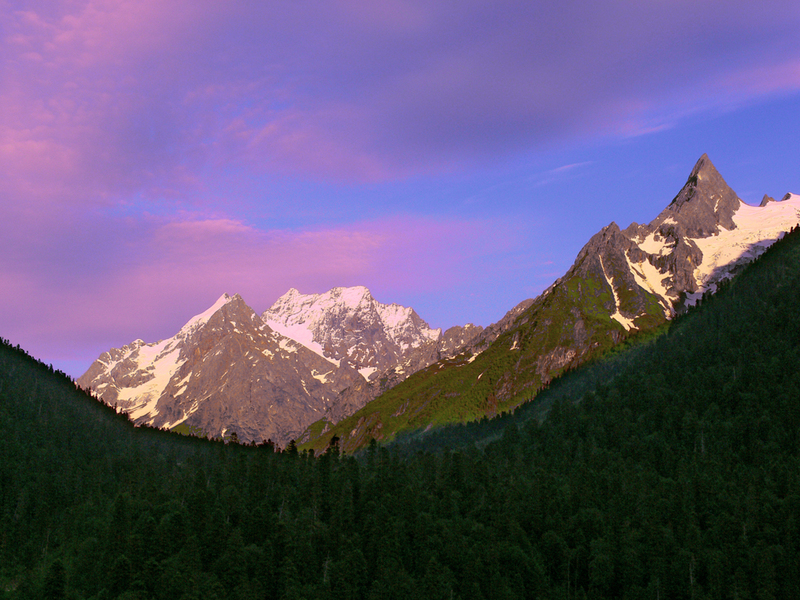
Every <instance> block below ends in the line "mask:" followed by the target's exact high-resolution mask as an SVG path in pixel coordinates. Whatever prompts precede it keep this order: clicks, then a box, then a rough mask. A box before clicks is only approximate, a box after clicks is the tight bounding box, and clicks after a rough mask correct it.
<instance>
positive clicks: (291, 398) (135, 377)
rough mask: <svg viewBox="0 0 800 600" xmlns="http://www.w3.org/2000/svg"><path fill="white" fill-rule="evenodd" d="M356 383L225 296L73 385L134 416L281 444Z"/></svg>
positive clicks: (101, 362)
mask: <svg viewBox="0 0 800 600" xmlns="http://www.w3.org/2000/svg"><path fill="white" fill-rule="evenodd" d="M359 381H363V379H362V378H361V376H360V375H359V374H358V372H357V371H355V370H354V369H353V368H351V367H349V366H347V365H339V366H337V365H335V364H333V363H331V362H330V361H327V360H325V359H324V358H322V357H321V356H319V355H318V354H316V353H314V352H312V351H311V350H309V349H308V348H306V347H305V346H303V345H302V344H299V343H297V342H296V341H294V340H291V339H289V338H286V337H285V336H282V335H280V334H278V333H276V332H274V331H273V330H272V329H270V328H269V327H268V326H266V325H265V324H264V322H263V321H262V320H261V318H260V317H259V316H258V315H257V314H256V313H255V312H254V311H253V310H252V309H251V308H250V307H249V306H247V304H245V302H244V300H242V298H241V297H240V296H238V295H236V296H233V297H229V296H227V295H225V296H223V297H222V298H220V300H219V301H218V302H217V303H216V304H215V305H214V306H212V307H211V309H209V311H206V313H203V314H202V315H198V316H197V317H195V318H193V319H192V320H190V321H189V323H187V324H186V325H185V326H184V327H183V328H182V329H181V330H180V332H178V334H176V335H175V336H174V337H172V338H170V339H168V340H163V341H160V342H157V343H154V344H145V343H144V342H142V341H141V340H137V341H136V342H133V343H132V344H129V345H128V346H125V347H123V348H119V349H112V350H109V351H108V352H106V353H104V354H102V355H101V356H100V357H99V358H98V359H97V360H96V361H95V362H94V364H92V366H91V367H90V368H89V370H88V371H87V372H86V373H85V374H84V375H83V376H82V377H81V378H80V379H79V380H78V382H77V383H78V385H80V386H82V387H85V388H89V389H91V390H93V391H94V392H95V393H96V394H97V395H99V396H100V397H101V398H102V400H103V401H104V402H105V403H106V404H109V405H111V406H116V407H117V409H118V410H119V411H122V412H126V413H128V415H129V416H130V417H131V418H132V419H133V421H134V422H136V423H140V424H148V425H151V426H154V427H162V428H165V429H172V428H174V427H176V426H178V425H181V424H185V425H186V426H188V427H191V428H195V429H199V430H202V431H203V433H204V434H206V435H208V436H211V437H227V436H230V435H232V434H233V433H234V432H235V433H236V435H237V437H238V439H239V440H240V441H243V442H250V441H255V442H261V441H263V440H267V439H271V440H272V441H274V442H277V443H278V444H281V445H283V444H285V443H286V442H288V441H289V440H290V439H293V438H295V437H297V436H298V435H299V434H300V432H302V431H303V430H304V429H305V427H306V426H307V425H308V424H309V423H312V422H313V421H316V420H317V419H319V418H320V417H321V416H322V415H324V414H325V411H326V410H327V409H328V408H329V407H330V406H331V405H332V404H333V403H335V402H336V400H337V398H338V394H339V392H340V391H342V390H343V389H345V388H349V387H352V386H353V385H355V384H357V383H358V382H359Z"/></svg>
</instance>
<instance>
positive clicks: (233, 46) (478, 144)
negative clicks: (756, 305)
mask: <svg viewBox="0 0 800 600" xmlns="http://www.w3.org/2000/svg"><path fill="white" fill-rule="evenodd" d="M703 153H708V155H709V156H710V158H711V160H712V162H713V163H714V164H715V165H716V167H717V169H718V170H719V171H720V172H721V174H722V175H723V177H724V178H725V179H726V181H727V182H728V183H729V185H731V187H732V188H733V189H734V190H735V191H736V192H737V193H738V194H739V196H740V197H741V198H742V199H743V200H744V201H746V202H748V203H751V204H757V203H758V202H759V201H760V200H761V197H762V196H763V195H764V194H769V195H771V196H774V197H777V198H780V197H782V196H783V195H784V194H785V193H786V192H793V193H800V169H798V158H800V3H798V2H797V0H788V1H769V0H766V1H765V2H761V3H754V2H751V1H747V2H744V1H739V0H729V1H725V2H722V1H715V0H709V1H707V2H696V1H695V0H692V1H691V2H690V1H688V0H686V1H684V0H669V1H667V0H649V1H648V2H641V1H636V2H633V1H613V0H611V1H608V2H595V1H590V0H582V1H579V2H576V1H570V0H565V1H564V2H558V3H556V2H549V1H543V0H523V1H503V0H494V1H492V2H486V1H477V0H461V1H459V2H457V3H455V2H450V1H447V2H444V1H439V0H420V1H416V0H408V1H406V0H382V1H381V2H375V1H374V0H329V1H324V0H316V1H315V2H310V1H308V0H295V1H293V2H285V1H280V2H273V1H270V0H258V1H237V0H225V1H221V0H191V1H184V0H167V1H165V0H158V1H156V0H141V1H118V0H56V1H53V2H47V3H43V2H32V1H30V2H26V1H15V0H0V234H1V235H0V336H2V337H4V338H6V339H8V340H10V341H11V342H12V343H13V344H20V345H21V346H22V347H23V348H25V349H26V350H28V351H29V352H30V353H31V354H33V355H34V356H35V357H37V358H39V359H41V360H43V361H45V362H46V363H50V364H53V366H55V367H56V368H60V369H62V370H63V371H65V372H66V373H68V374H70V375H72V376H73V377H78V376H80V375H81V374H82V373H83V372H84V371H85V370H86V369H87V368H88V367H89V365H90V364H91V362H92V361H93V360H94V359H95V358H97V356H98V355H99V354H100V353H102V352H104V351H106V350H108V349H109V348H111V347H120V346H122V345H124V344H127V343H130V342H131V341H133V340H135V339H143V340H144V341H146V342H155V341H158V340H160V339H165V338H168V337H171V336H172V335H174V334H175V333H176V332H177V331H178V329H179V328H180V327H181V326H182V325H183V324H184V323H185V322H186V321H188V320H189V319H190V318H191V317H192V316H193V315H195V314H198V313H201V312H203V311H204V310H205V309H206V308H208V307H209V306H211V305H212V304H213V303H214V302H215V300H216V299H217V298H218V297H219V296H220V295H221V294H223V293H229V294H235V293H239V294H241V296H242V297H243V298H244V300H245V302H247V303H248V304H249V305H250V306H251V307H252V308H253V309H254V310H256V311H257V312H259V313H260V312H262V311H264V310H265V309H267V308H268V307H269V306H271V305H272V303H273V302H274V301H275V300H276V299H277V298H278V297H280V296H281V295H282V294H283V293H285V292H286V291H287V290H288V289H289V288H292V287H294V288H296V289H298V290H299V291H300V292H302V293H305V294H309V293H321V292H325V291H327V290H328V289H330V288H332V287H335V286H353V285H364V286H367V287H368V288H369V289H370V290H371V292H372V294H373V296H374V297H375V298H376V299H377V300H378V301H380V302H384V303H392V302H395V303H398V304H402V305H405V306H412V307H414V309H415V310H416V311H417V312H418V313H419V315H420V316H421V317H422V318H423V319H425V320H426V321H428V322H429V323H430V324H431V326H433V327H442V328H447V327H450V326H452V325H459V324H460V325H463V324H465V323H467V322H471V323H475V324H479V325H484V326H485V325H488V324H490V323H492V322H495V321H497V320H498V319H500V318H501V317H502V316H503V315H504V314H505V313H506V312H507V311H508V310H510V309H511V308H512V307H513V306H514V305H516V304H517V303H518V302H520V301H522V300H524V299H526V298H530V297H535V296H536V295H538V294H539V293H540V292H541V291H543V290H544V289H545V288H546V287H547V286H548V285H550V284H551V283H552V282H553V281H554V280H555V279H556V278H557V277H559V276H560V275H562V274H563V273H564V272H566V270H567V269H568V268H569V267H570V266H571V264H572V262H573V260H574V258H575V256H576V255H577V253H578V251H579V250H580V248H581V247H582V246H583V245H584V244H585V243H586V242H587V241H588V239H589V238H590V237H591V236H592V235H593V234H594V233H596V232H597V231H598V230H599V229H601V228H602V227H604V226H605V225H608V224H609V223H610V222H611V221H615V222H617V223H618V224H619V225H620V226H621V227H625V226H627V225H628V224H630V223H631V222H632V221H636V222H639V223H643V222H649V221H650V220H652V219H653V218H654V217H655V216H656V215H657V214H658V213H659V212H660V211H661V210H662V209H663V208H664V207H665V206H666V205H667V204H668V203H669V202H670V201H671V199H672V198H673V197H674V196H675V194H676V193H677V192H678V190H680V188H681V187H682V186H683V184H684V183H685V181H686V178H687V177H688V175H689V172H690V171H691V169H692V167H693V166H694V163H695V162H696V161H697V159H698V158H699V157H700V156H701V155H702V154H703Z"/></svg>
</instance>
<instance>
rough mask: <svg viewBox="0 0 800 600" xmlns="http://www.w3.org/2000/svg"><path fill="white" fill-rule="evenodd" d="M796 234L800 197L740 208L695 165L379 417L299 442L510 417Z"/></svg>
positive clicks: (704, 160) (368, 411) (385, 400)
mask: <svg viewBox="0 0 800 600" xmlns="http://www.w3.org/2000/svg"><path fill="white" fill-rule="evenodd" d="M798 224H800V196H796V195H792V194H787V195H786V196H784V198H783V200H781V201H780V202H776V201H774V200H771V199H768V200H764V201H762V203H761V206H760V207H755V206H749V205H747V204H745V203H744V202H742V201H741V200H740V199H739V198H738V196H737V195H736V193H735V192H734V191H733V190H732V189H731V188H730V187H729V186H728V184H727V183H726V182H725V180H724V179H723V178H722V176H721V175H720V174H719V172H717V169H716V168H715V167H714V165H713V164H712V163H711V160H709V158H708V156H707V155H705V154H704V155H703V156H702V157H700V159H699V160H698V161H697V163H696V164H695V166H694V168H693V169H692V171H691V172H690V174H689V177H688V179H687V181H686V183H685V184H684V186H683V187H682V188H681V190H680V191H679V192H678V194H677V195H676V196H675V198H674V199H673V200H672V201H671V202H670V203H669V204H668V205H667V206H666V208H665V209H664V210H663V211H662V212H661V213H660V214H659V215H658V216H657V217H656V218H655V219H654V220H653V221H651V222H650V223H649V224H647V225H639V224H636V223H633V224H631V225H630V226H629V227H627V228H626V229H624V230H621V229H620V228H619V227H618V226H617V224H616V223H611V224H609V225H608V226H606V227H604V228H603V229H602V230H600V231H599V232H598V233H597V234H595V235H594V236H592V238H591V239H590V240H589V241H588V243H587V244H586V245H585V246H584V247H583V248H582V249H581V251H580V252H579V253H578V256H577V257H576V259H575V262H574V263H573V265H572V267H571V268H570V269H569V270H568V271H567V273H565V274H564V275H563V276H562V277H561V278H560V279H558V280H557V281H556V282H554V283H553V285H551V286H550V287H549V288H548V289H547V290H545V291H544V292H543V293H542V294H541V295H540V296H539V297H537V298H535V299H532V300H526V301H524V302H522V303H520V304H519V305H518V306H517V307H515V308H514V309H512V310H511V311H510V312H509V313H508V314H507V315H506V316H505V317H504V318H503V319H502V320H501V321H500V322H498V323H496V324H495V325H492V326H489V327H487V328H486V329H485V330H484V331H483V332H481V333H480V334H478V335H477V336H476V337H475V338H474V339H473V340H472V341H471V342H468V343H467V345H466V346H465V350H466V352H465V353H464V354H463V355H461V356H458V357H456V358H455V359H454V360H452V361H442V362H440V363H438V364H436V365H432V366H430V368H428V369H425V370H424V371H421V372H418V373H417V374H415V375H414V376H413V378H412V380H410V381H408V382H407V383H406V384H402V385H398V386H396V387H394V388H393V389H391V391H390V392H389V393H388V394H387V395H386V396H384V397H382V398H381V401H380V402H381V404H380V410H378V409H374V410H373V409H372V408H371V406H370V405H366V406H365V407H364V408H363V409H361V410H359V411H357V412H355V413H354V414H353V415H351V416H350V417H348V418H347V419H344V420H343V421H342V422H341V423H340V424H338V425H337V426H336V427H335V428H331V427H329V428H328V429H327V431H326V432H325V433H324V434H321V433H320V429H319V428H316V429H314V428H311V429H309V430H307V431H306V433H305V434H304V436H303V438H301V439H303V440H305V441H306V442H307V443H308V444H309V446H310V447H316V448H324V447H325V445H326V444H327V442H328V439H329V437H330V436H331V435H334V434H335V435H337V436H339V438H340V440H341V445H342V448H344V449H345V450H348V451H350V450H354V449H355V448H358V447H360V446H361V445H363V444H365V443H367V442H368V441H369V439H370V438H372V437H374V438H376V439H379V440H380V439H386V438H387V436H389V437H391V436H392V435H394V434H395V433H396V432H398V431H402V430H404V429H406V430H407V429H424V428H426V427H429V426H431V425H434V424H437V423H443V422H447V421H448V420H454V419H455V420H458V419H462V420H466V419H474V418H480V416H482V415H484V414H485V415H491V414H495V413H496V412H497V411H498V410H508V409H511V408H514V407H515V406H517V405H519V404H520V403H522V402H525V401H526V400H529V399H530V398H531V397H532V396H533V395H534V394H535V393H536V392H537V390H539V389H541V387H542V386H546V385H548V384H549V382H550V381H552V380H553V378H555V377H557V376H558V375H560V374H561V373H563V372H564V371H566V370H568V369H571V368H575V367H577V366H579V365H580V364H582V363H584V362H586V361H587V360H588V359H590V358H591V357H592V356H595V355H597V353H599V352H602V351H604V350H606V349H609V348H611V347H612V346H614V345H615V344H618V343H619V342H621V341H622V340H624V339H625V338H626V337H627V336H628V335H630V334H631V333H633V332H635V331H640V330H647V329H651V328H654V327H656V326H658V325H660V324H663V323H664V322H666V321H667V320H668V319H671V318H672V317H673V316H674V315H675V314H676V313H678V312H680V311H682V310H684V309H685V308H686V307H687V306H690V305H692V304H693V303H695V302H697V300H698V299H699V298H700V297H701V296H702V295H703V293H705V292H712V293H713V292H714V291H716V289H717V285H718V284H719V283H720V282H721V281H722V280H724V279H727V278H729V277H731V276H733V275H734V274H735V273H736V271H737V270H739V269H740V268H742V267H743V266H744V265H745V264H747V263H749V262H751V261H752V260H754V259H755V258H756V257H758V256H759V255H760V254H761V253H763V252H764V251H765V250H766V249H767V248H768V247H769V246H770V245H771V244H773V243H774V242H775V241H777V240H778V239H779V238H780V237H782V236H783V235H784V233H786V232H788V231H789V230H790V229H792V228H793V227H796V226H797V225H798Z"/></svg>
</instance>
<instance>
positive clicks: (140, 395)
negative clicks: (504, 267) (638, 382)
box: [77, 155, 800, 450]
mask: <svg viewBox="0 0 800 600" xmlns="http://www.w3.org/2000/svg"><path fill="white" fill-rule="evenodd" d="M798 223H800V196H796V195H792V194H787V195H786V196H785V197H784V198H783V200H781V201H775V200H773V199H772V198H770V197H768V196H765V197H764V200H763V201H762V202H761V205H760V206H758V207H753V206H750V205H747V204H745V203H744V202H742V201H741V200H740V199H739V198H738V196H737V195H736V193H735V192H734V191H733V190H732V189H731V188H730V187H729V186H728V185H727V183H725V181H724V179H723V178H722V176H721V175H720V174H719V173H718V172H717V170H716V168H715V167H714V165H713V164H712V163H711V161H710V160H709V158H708V157H707V156H706V155H703V156H702V157H701V158H700V160H698V162H697V164H696V165H695V167H694V168H693V169H692V171H691V173H690V175H689V177H688V179H687V181H686V183H685V184H684V186H683V187H682V188H681V190H680V191H679V192H678V194H677V195H676V196H675V198H674V199H673V200H672V201H671V202H670V203H669V204H668V205H667V206H666V208H665V209H664V210H663V211H662V212H661V213H660V214H659V215H658V216H657V217H656V218H655V219H654V220H653V221H651V222H650V223H649V224H646V225H639V224H636V223H633V224H631V225H630V226H629V227H627V228H625V229H624V230H623V229H620V228H619V227H618V226H617V225H616V224H615V223H611V224H610V225H608V226H607V227H605V228H603V229H602V230H601V231H600V232H598V233H597V234H596V235H594V236H593V237H592V238H591V239H590V240H589V242H588V243H587V244H586V245H585V246H584V248H583V249H582V250H581V251H580V252H579V253H578V256H577V258H576V260H575V263H574V264H573V266H572V267H571V268H570V269H569V270H568V271H567V273H566V274H565V275H564V276H563V277H561V278H560V279H558V280H557V281H556V282H554V283H553V284H552V285H551V286H550V287H549V288H548V289H547V290H545V291H544V292H543V293H542V294H541V295H540V296H538V297H537V298H535V299H528V300H524V301H522V302H521V303H519V304H518V305H517V306H516V307H514V308H513V309H511V310H510V311H509V312H508V313H507V315H506V316H505V317H504V318H503V319H501V320H500V321H499V322H497V323H495V324H493V325H490V326H489V327H487V328H485V329H483V328H481V327H478V326H473V325H465V326H464V327H454V328H451V329H448V330H447V331H445V332H442V331H441V330H439V329H432V328H431V327H430V326H429V325H428V324H427V323H426V322H425V321H424V320H423V319H422V318H421V317H420V316H419V315H417V314H416V312H414V311H413V309H411V308H407V307H402V306H398V305H396V304H389V305H386V304H381V303H379V302H377V301H376V300H375V299H374V298H373V297H372V295H371V294H370V292H369V290H367V289H366V288H364V287H353V288H334V289H332V290H330V291H329V292H326V293H325V294H311V295H303V294H301V293H300V292H298V291H297V290H295V289H291V290H289V291H288V292H287V293H286V294H285V295H284V296H282V297H281V298H279V299H278V301H276V302H275V304H274V305H273V306H272V307H270V308H269V309H268V310H267V311H265V312H264V313H263V314H262V315H260V316H259V315H257V314H256V313H255V312H254V311H253V310H252V309H251V308H250V307H249V306H247V304H245V302H244V300H243V299H242V298H241V297H239V296H238V295H235V296H232V297H231V296H227V295H224V296H222V297H221V298H220V299H219V300H218V301H217V302H216V303H215V304H214V305H213V306H212V307H211V308H209V309H208V310H207V311H205V312H204V313H202V314H201V315H198V316H196V317H194V318H192V319H191V320H190V321H189V322H188V323H187V324H186V325H185V326H184V327H183V328H182V329H181V330H180V331H179V332H178V333H177V334H176V335H175V336H173V337H172V338H170V339H168V340H163V341H160V342H157V343H153V344H145V343H144V342H143V341H141V340H136V341H134V342H132V343H131V344H129V345H127V346H125V347H123V348H119V349H111V350H109V351H108V352H106V353H104V354H102V355H101V356H100V357H99V358H98V359H97V361H95V362H94V363H93V364H92V366H91V367H90V368H89V370H88V371H87V372H86V373H85V374H84V375H83V376H82V377H81V378H80V379H79V380H78V382H77V383H78V384H79V385H80V386H82V387H85V388H89V389H91V390H92V391H93V392H94V393H95V394H96V395H97V396H99V397H100V398H101V399H102V400H103V401H104V402H105V403H107V404H109V405H111V406H116V407H117V410H119V411H124V412H126V413H128V415H129V416H130V417H131V418H132V419H133V420H134V421H135V422H137V423H147V424H149V425H153V426H157V427H162V428H167V429H175V428H178V429H179V430H184V431H187V430H188V431H193V432H198V433H199V432H202V434H203V435H208V436H213V437H227V436H233V435H234V434H235V436H236V438H238V440H240V441H245V442H248V441H256V442H260V441H261V440H264V439H267V438H269V439H272V440H273V441H275V442H277V443H278V444H281V445H283V444H285V443H287V442H288V441H289V440H293V439H295V440H299V441H300V442H302V443H305V444H307V445H308V447H311V448H314V449H317V450H321V449H324V448H325V447H327V446H328V445H329V444H330V443H331V440H332V439H333V438H334V436H335V437H336V438H338V440H339V443H340V444H341V445H342V447H343V448H344V449H345V450H353V449H355V448H358V447H360V446H362V445H364V444H365V443H366V442H367V441H368V440H369V439H371V438H375V439H378V440H388V439H392V438H393V437H394V436H395V435H396V434H397V433H398V432H399V431H403V430H408V429H420V428H426V427H431V426H434V425H438V424H441V423H446V422H451V421H465V420H471V419H476V418H480V417H482V416H485V415H493V414H496V413H497V412H501V411H506V410H510V409H513V408H514V407H515V406H518V405H519V404H521V403H523V402H525V401H526V400H529V399H530V398H532V397H533V396H534V395H535V394H536V393H537V392H538V391H539V390H540V389H541V388H542V387H543V386H547V385H548V384H549V382H550V381H552V379H553V378H555V377H557V376H559V375H560V374H561V373H564V372H565V371H567V370H569V369H573V368H575V367H577V366H579V365H580V364H582V363H584V362H586V361H587V360H590V359H591V358H593V357H595V356H599V355H600V354H601V353H602V352H604V351H606V350H608V349H610V348H611V347H613V346H615V345H616V344H619V343H620V342H622V341H624V340H625V339H627V338H628V337H630V336H631V335H633V334H634V333H636V332H641V331H648V330H652V329H654V328H656V327H658V326H659V325H661V324H663V323H665V322H666V321H668V320H669V319H672V318H673V317H674V316H675V315H676V314H678V313H680V312H681V311H684V310H686V309H687V308H688V307H690V306H691V305H693V304H695V303H697V302H698V300H700V298H701V297H702V296H703V294H704V293H713V292H714V291H715V290H716V289H717V287H718V285H719V284H720V283H721V282H722V281H723V280H725V279H728V278H730V277H732V276H733V275H734V274H735V273H736V272H737V271H738V270H739V269H740V268H741V267H742V266H743V265H745V264H747V263H749V262H751V261H752V260H753V259H755V258H756V257H757V256H759V255H760V254H761V253H763V252H764V250H765V249H766V248H767V247H769V246H770V245H771V244H772V243H774V242H775V241H776V240H778V239H779V238H780V237H781V236H782V235H783V234H784V233H785V232H787V231H789V230H790V229H791V228H792V227H795V226H796V225H797V224H798Z"/></svg>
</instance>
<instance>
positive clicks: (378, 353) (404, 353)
mask: <svg viewBox="0 0 800 600" xmlns="http://www.w3.org/2000/svg"><path fill="white" fill-rule="evenodd" d="M261 318H262V319H263V320H264V322H265V323H267V325H269V326H270V327H271V328H272V329H274V330H275V331H277V332H279V333H281V334H283V335H285V336H287V337H291V338H293V339H295V340H297V341H299V342H300V343H302V344H304V345H305V346H307V347H308V348H311V349H313V350H314V351H315V352H317V353H318V354H319V355H320V356H323V357H324V358H326V359H328V360H331V361H333V362H336V363H339V364H347V365H350V366H351V367H353V368H354V369H356V370H358V372H359V373H361V374H362V375H363V376H364V378H365V379H367V380H368V381H369V380H374V379H375V378H376V377H377V376H378V375H379V374H380V373H382V372H383V371H385V370H386V369H388V368H389V367H392V366H394V365H396V364H397V363H399V362H401V361H403V360H404V359H405V358H407V357H408V356H409V355H410V354H411V353H413V351H414V350H416V349H418V348H420V347H422V346H426V345H429V344H431V343H435V342H436V341H438V339H439V338H440V337H441V335H442V331H441V329H431V327H430V326H429V325H428V324H427V323H426V322H425V321H423V320H422V319H421V318H420V316H419V315H418V314H417V313H416V312H414V310H413V309H412V308H406V307H404V306H400V305H398V304H381V303H380V302H378V301H376V300H375V299H374V298H373V297H372V294H370V291H369V290H368V289H367V288H365V287H360V286H359V287H351V288H333V289H332V290H330V291H328V292H326V293H324V294H308V295H304V294H301V293H300V292H298V291H297V290H295V289H290V290H289V291H288V292H287V293H286V294H284V295H283V296H281V297H280V298H279V299H278V300H277V302H275V304H273V305H272V307H270V308H269V309H268V310H266V311H265V312H264V313H263V314H262V315H261Z"/></svg>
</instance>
